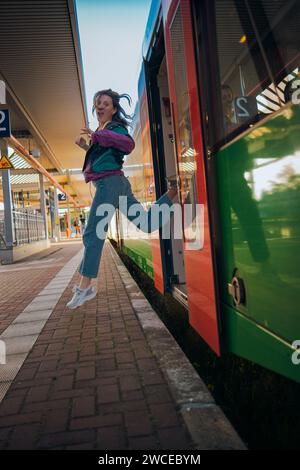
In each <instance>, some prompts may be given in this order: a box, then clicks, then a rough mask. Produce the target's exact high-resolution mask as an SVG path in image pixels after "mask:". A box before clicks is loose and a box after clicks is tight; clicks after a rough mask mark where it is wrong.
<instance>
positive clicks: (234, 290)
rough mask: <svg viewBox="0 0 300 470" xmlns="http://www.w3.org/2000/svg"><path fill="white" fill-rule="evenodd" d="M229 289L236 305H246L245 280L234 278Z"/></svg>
mask: <svg viewBox="0 0 300 470" xmlns="http://www.w3.org/2000/svg"><path fill="white" fill-rule="evenodd" d="M227 289H228V293H229V295H231V297H232V298H233V302H234V304H235V305H240V304H245V303H246V291H245V284H244V281H243V279H241V278H240V277H237V276H233V278H232V280H231V282H230V283H228V284H227Z"/></svg>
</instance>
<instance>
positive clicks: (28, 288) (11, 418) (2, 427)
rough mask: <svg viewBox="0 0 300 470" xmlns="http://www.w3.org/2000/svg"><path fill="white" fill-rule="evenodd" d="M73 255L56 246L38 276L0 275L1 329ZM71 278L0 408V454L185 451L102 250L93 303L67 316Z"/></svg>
mask: <svg viewBox="0 0 300 470" xmlns="http://www.w3.org/2000/svg"><path fill="white" fill-rule="evenodd" d="M79 248H81V244H76V243H75V244H72V245H71V244H70V245H69V246H68V244H65V245H64V246H63V249H62V250H60V251H59V253H57V254H56V255H55V253H54V254H53V256H55V257H56V256H57V258H58V262H57V264H56V265H53V266H52V267H50V263H49V268H47V269H46V268H45V267H44V268H43V269H38V268H37V267H34V269H33V268H32V269H27V270H25V271H23V272H22V271H15V272H13V271H11V272H9V271H6V272H2V273H1V269H0V282H5V283H6V285H7V289H6V292H5V297H4V298H3V299H2V300H3V303H2V310H1V315H3V316H2V318H1V328H2V331H3V330H4V329H5V328H6V326H7V325H9V324H10V322H11V321H12V320H13V319H14V318H15V317H16V316H17V315H18V313H20V311H22V309H23V308H24V306H26V305H27V304H28V303H29V302H30V301H31V300H32V299H33V298H34V297H35V295H36V294H37V293H38V292H39V290H41V289H42V288H43V287H44V286H45V285H46V284H47V283H48V282H49V281H50V280H51V279H52V278H53V277H54V276H55V275H56V273H57V272H58V271H59V270H60V268H61V267H62V266H63V265H64V264H65V263H66V262H67V260H69V259H71V258H72V256H74V255H75V254H76V253H77V252H78V251H79ZM51 249H53V247H52V248H51ZM42 255H45V253H43V254H42ZM42 255H41V254H40V257H38V256H35V257H31V259H30V260H29V261H32V260H35V259H36V260H38V259H40V258H42ZM50 256H51V255H50ZM43 259H44V260H45V259H47V258H42V259H40V263H42V262H43ZM26 262H28V259H27V261H24V262H23V263H18V266H19V267H21V266H22V265H23V266H26ZM13 266H14V267H15V268H16V267H17V265H13ZM29 266H30V265H29ZM5 268H7V267H5ZM1 276H2V277H1ZM78 279H79V273H75V274H74V276H73V278H72V280H71V282H70V283H69V285H68V287H67V288H66V290H65V291H64V292H63V294H62V296H61V298H60V299H59V301H58V303H57V304H56V306H55V308H54V310H53V312H52V314H51V316H50V317H49V319H48V320H47V322H46V324H45V326H44V328H43V329H42V331H41V333H40V334H39V336H38V339H37V341H36V342H35V344H34V346H33V348H32V349H31V351H30V353H29V354H28V356H27V357H26V359H25V362H24V363H23V365H22V367H21V369H20V370H19V372H18V374H17V376H16V377H15V379H14V381H13V382H12V385H11V386H10V388H9V390H8V392H7V393H6V395H5V397H4V399H3V401H2V403H1V404H0V448H1V449H99V450H110V449H192V448H194V444H193V443H192V440H191V438H190V436H189V434H188V432H187V429H186V428H185V426H184V423H183V420H182V416H181V415H180V413H179V410H178V409H177V405H176V403H175V402H174V400H173V398H172V395H171V393H170V389H169V386H168V383H167V381H166V378H165V376H164V374H163V373H162V371H161V370H160V367H159V364H158V362H157V360H156V358H155V357H154V356H153V354H152V352H151V348H150V347H149V344H148V343H147V340H146V337H145V334H144V331H143V328H142V325H141V323H140V322H139V320H138V318H137V316H136V314H135V311H134V309H133V306H132V303H131V302H130V299H129V296H128V294H127V291H126V288H125V286H124V283H123V281H122V278H121V276H120V274H119V272H118V270H117V267H116V265H115V264H114V263H113V262H112V257H111V253H110V249H109V248H108V247H107V246H106V247H105V250H104V254H103V258H102V262H101V269H100V273H99V277H98V279H97V280H96V282H97V286H98V295H97V297H96V298H95V299H93V300H91V301H90V302H88V303H87V304H85V305H83V306H82V307H80V308H78V309H76V310H72V311H70V310H68V309H67V308H66V303H67V301H68V300H69V299H70V297H71V295H72V292H71V287H72V286H73V284H74V283H76V282H77V281H78ZM15 289H17V290H18V292H17V296H16V291H15ZM15 299H17V301H16V302H15ZM3 307H5V308H3ZM5 312H6V313H5ZM2 322H3V324H2ZM0 368H1V366H0Z"/></svg>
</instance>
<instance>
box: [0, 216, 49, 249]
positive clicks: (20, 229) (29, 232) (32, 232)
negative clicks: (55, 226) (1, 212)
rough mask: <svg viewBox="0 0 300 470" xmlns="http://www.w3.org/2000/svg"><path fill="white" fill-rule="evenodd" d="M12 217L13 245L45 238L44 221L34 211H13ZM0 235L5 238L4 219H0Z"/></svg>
mask: <svg viewBox="0 0 300 470" xmlns="http://www.w3.org/2000/svg"><path fill="white" fill-rule="evenodd" d="M12 215H13V235H14V245H24V244H25V243H32V242H34V241H38V240H44V239H45V238H46V234H45V224H44V219H43V217H42V215H40V214H38V213H37V212H36V210H35V209H23V208H20V209H13V210H12ZM0 233H1V234H2V236H3V237H4V238H5V231H4V217H3V218H2V219H0Z"/></svg>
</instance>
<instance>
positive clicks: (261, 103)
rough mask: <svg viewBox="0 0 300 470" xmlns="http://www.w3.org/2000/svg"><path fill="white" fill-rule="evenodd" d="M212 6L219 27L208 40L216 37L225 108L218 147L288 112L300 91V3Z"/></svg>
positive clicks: (232, 0) (237, 1)
mask: <svg viewBox="0 0 300 470" xmlns="http://www.w3.org/2000/svg"><path fill="white" fill-rule="evenodd" d="M213 4H214V8H211V5H212V3H210V8H209V11H210V16H211V20H212V23H211V24H213V25H214V27H212V28H211V29H210V32H209V34H214V33H215V51H216V55H217V63H218V66H217V68H216V70H218V77H217V78H216V82H215V86H216V90H217V95H218V97H219V98H217V100H219V101H218V102H219V106H220V107H221V108H222V113H220V114H221V115H220V116H218V117H219V119H220V121H221V122H219V125H218V126H216V127H217V128H218V131H217V134H218V135H215V137H214V140H215V143H214V144H215V145H214V146H217V147H219V146H220V145H222V143H225V142H228V141H230V140H231V139H232V138H234V137H235V136H237V135H238V134H239V133H241V132H243V131H244V130H245V129H247V128H248V127H249V126H250V125H252V124H253V123H255V122H257V121H259V120H260V119H262V118H264V117H265V116H266V115H268V114H271V113H273V112H274V111H277V110H278V109H280V108H281V107H282V106H284V105H285V104H286V103H287V102H289V101H290V100H291V99H292V96H293V91H294V90H295V89H296V88H297V87H299V86H300V81H299V80H300V74H299V71H300V68H299V65H300V64H299V58H300V57H299V52H300V36H299V29H300V2H299V1H296V0H290V1H287V0H251V2H249V1H247V0H227V1H226V2H224V1H223V0H215V1H214V2H213ZM228 25H230V27H229V26H228ZM297 96H299V93H298V95H297ZM212 99H214V98H212Z"/></svg>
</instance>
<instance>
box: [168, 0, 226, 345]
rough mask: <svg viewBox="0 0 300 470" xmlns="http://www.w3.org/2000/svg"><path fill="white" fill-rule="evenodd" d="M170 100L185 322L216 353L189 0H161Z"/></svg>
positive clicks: (215, 316)
mask: <svg viewBox="0 0 300 470" xmlns="http://www.w3.org/2000/svg"><path fill="white" fill-rule="evenodd" d="M162 3H163V17H164V32H165V40H166V57H167V68H168V80H169V90H170V102H171V108H172V115H173V120H174V128H175V138H176V157H177V166H178V173H179V186H180V203H181V206H182V212H183V216H182V230H183V255H184V265H185V276H186V286H187V300H188V309H189V321H190V324H191V325H192V326H193V327H194V329H195V330H196V331H197V332H198V333H199V334H200V335H201V336H202V337H203V338H204V340H205V341H206V342H207V343H208V344H209V345H210V347H211V348H212V349H213V350H214V351H215V352H216V353H217V354H220V342H219V321H218V314H217V305H216V295H215V282H214V268H213V258H212V249H211V235H210V224H209V212H208V197H207V190H206V180H205V164H204V155H203V143H202V131H201V122H200V110H199V96H198V92H197V80H196V66H195V56H194V44H193V37H192V19H191V11H190V2H189V1H188V0H180V1H178V0H173V1H172V0H163V2H162Z"/></svg>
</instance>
